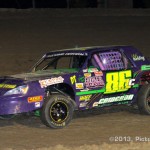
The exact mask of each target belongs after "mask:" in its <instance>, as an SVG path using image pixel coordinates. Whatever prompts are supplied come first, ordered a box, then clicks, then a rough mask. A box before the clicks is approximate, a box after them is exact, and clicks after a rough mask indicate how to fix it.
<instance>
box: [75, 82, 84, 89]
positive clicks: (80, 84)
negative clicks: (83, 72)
mask: <svg viewBox="0 0 150 150" xmlns="http://www.w3.org/2000/svg"><path fill="white" fill-rule="evenodd" d="M76 89H84V85H83V83H76Z"/></svg>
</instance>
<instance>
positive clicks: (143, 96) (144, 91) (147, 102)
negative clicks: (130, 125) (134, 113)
mask: <svg viewBox="0 0 150 150" xmlns="http://www.w3.org/2000/svg"><path fill="white" fill-rule="evenodd" d="M137 105H138V108H139V111H140V113H141V114H145V115H150V84H145V85H143V86H142V87H141V89H140V91H139V93H138V98H137Z"/></svg>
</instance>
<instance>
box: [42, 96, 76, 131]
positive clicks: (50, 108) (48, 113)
mask: <svg viewBox="0 0 150 150" xmlns="http://www.w3.org/2000/svg"><path fill="white" fill-rule="evenodd" d="M73 112H74V107H73V104H72V103H71V101H70V100H69V99H68V98H67V97H65V96H63V95H60V94H55V95H50V96H48V97H46V98H45V101H44V104H43V106H42V108H41V113H40V118H41V121H42V122H43V124H45V125H46V126H47V127H50V128H54V129H60V128H63V127H65V126H67V125H68V124H69V123H70V121H71V120H72V116H73Z"/></svg>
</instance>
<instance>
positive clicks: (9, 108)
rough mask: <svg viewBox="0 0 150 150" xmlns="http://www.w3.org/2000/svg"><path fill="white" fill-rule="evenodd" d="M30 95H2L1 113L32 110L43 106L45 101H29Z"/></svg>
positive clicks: (7, 113) (0, 98)
mask: <svg viewBox="0 0 150 150" xmlns="http://www.w3.org/2000/svg"><path fill="white" fill-rule="evenodd" d="M27 99H28V96H23V97H22V96H15V97H10V96H9V97H8V96H7V97H6V96H5V97H4V96H3V97H0V115H9V114H17V113H23V112H30V111H33V110H36V109H39V108H41V107H42V104H43V101H40V102H33V103H28V101H27Z"/></svg>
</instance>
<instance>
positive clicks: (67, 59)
mask: <svg viewBox="0 0 150 150" xmlns="http://www.w3.org/2000/svg"><path fill="white" fill-rule="evenodd" d="M86 58H87V56H56V57H51V58H44V59H42V60H41V61H40V62H38V63H37V64H36V65H35V66H34V67H33V69H32V72H34V71H38V70H49V69H79V68H81V67H82V66H83V64H84V62H85V60H86Z"/></svg>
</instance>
